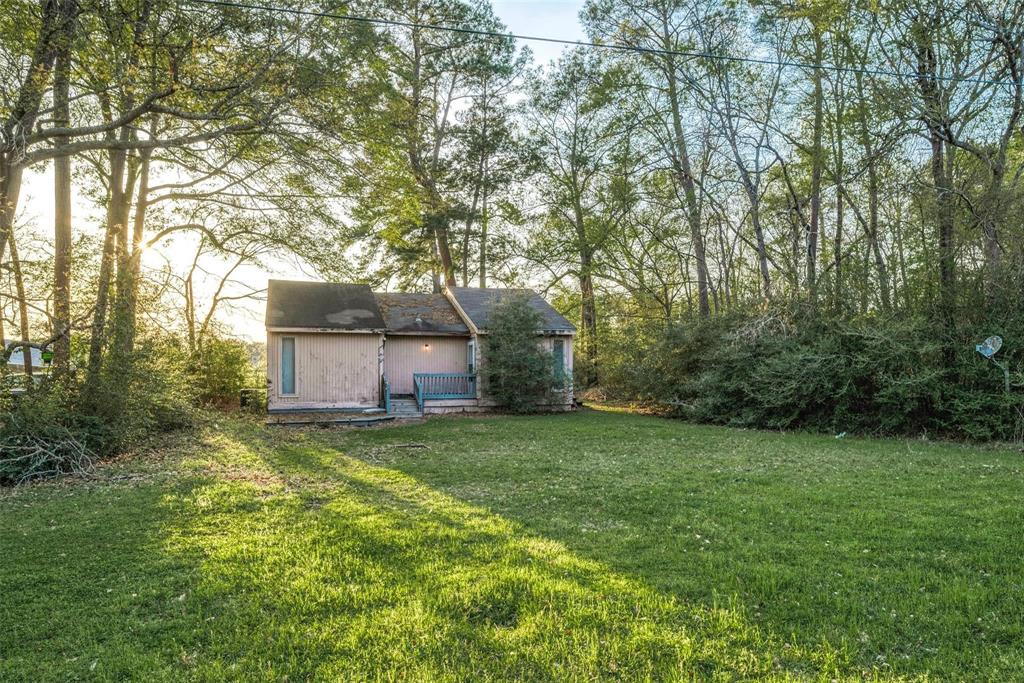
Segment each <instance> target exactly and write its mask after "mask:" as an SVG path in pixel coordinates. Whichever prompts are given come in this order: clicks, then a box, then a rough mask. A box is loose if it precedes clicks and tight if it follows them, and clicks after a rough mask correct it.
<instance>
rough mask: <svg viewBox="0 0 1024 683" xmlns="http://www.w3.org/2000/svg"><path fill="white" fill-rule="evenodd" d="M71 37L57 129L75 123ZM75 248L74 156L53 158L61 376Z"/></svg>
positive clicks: (59, 71) (66, 37)
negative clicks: (72, 177) (72, 193)
mask: <svg viewBox="0 0 1024 683" xmlns="http://www.w3.org/2000/svg"><path fill="white" fill-rule="evenodd" d="M68 4H69V5H73V4H74V3H73V2H71V3H68ZM68 21H69V23H70V19H69V20H68ZM71 38H72V29H71V27H70V25H69V26H67V27H66V28H65V30H64V31H63V35H62V37H61V40H60V48H59V51H58V54H57V58H56V62H55V67H54V75H53V109H54V113H53V125H54V126H55V127H57V128H68V127H70V125H71V113H70V107H69V99H70V92H69V90H70V71H71ZM67 141H68V139H67V137H64V136H57V137H54V140H53V144H54V146H56V147H60V146H62V145H65V144H67ZM71 248H72V235H71V158H70V157H69V156H67V155H64V156H58V157H56V158H55V159H54V160H53V249H54V256H53V332H54V334H55V335H61V336H58V337H57V340H56V341H55V342H54V344H53V369H54V372H55V373H56V374H57V375H58V376H63V375H66V374H67V372H68V371H69V369H70V363H71Z"/></svg>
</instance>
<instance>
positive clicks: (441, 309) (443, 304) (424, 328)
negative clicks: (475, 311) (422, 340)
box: [374, 292, 469, 335]
mask: <svg viewBox="0 0 1024 683" xmlns="http://www.w3.org/2000/svg"><path fill="white" fill-rule="evenodd" d="M374 296H375V297H376V298H377V306H378V307H379V308H380V311H381V314H382V315H383V316H384V323H385V324H386V326H387V330H388V332H398V333H402V332H404V333H416V332H422V333H433V334H459V335H468V334H469V328H468V327H466V324H465V323H464V322H463V321H462V318H460V317H459V314H458V313H457V312H456V311H455V308H454V307H453V306H452V304H451V302H450V301H448V299H447V297H445V295H444V294H409V293H391V292H377V293H375V294H374Z"/></svg>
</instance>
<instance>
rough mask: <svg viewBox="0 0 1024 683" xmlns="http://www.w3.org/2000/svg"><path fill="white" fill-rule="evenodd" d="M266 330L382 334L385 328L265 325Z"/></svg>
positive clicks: (306, 332) (296, 332) (297, 332)
mask: <svg viewBox="0 0 1024 683" xmlns="http://www.w3.org/2000/svg"><path fill="white" fill-rule="evenodd" d="M267 332H285V333H288V332H291V333H294V334H384V333H385V332H387V330H382V329H377V328H367V329H360V330H341V329H338V328H336V327H269V326H268V327H267Z"/></svg>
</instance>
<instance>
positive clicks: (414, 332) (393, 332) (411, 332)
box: [384, 330, 472, 337]
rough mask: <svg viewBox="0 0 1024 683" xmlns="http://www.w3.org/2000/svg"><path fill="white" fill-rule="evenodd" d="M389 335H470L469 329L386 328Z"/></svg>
mask: <svg viewBox="0 0 1024 683" xmlns="http://www.w3.org/2000/svg"><path fill="white" fill-rule="evenodd" d="M384 334H386V335H387V336H389V337H470V336H472V333H471V332H470V331H469V330H465V331H463V332H450V331H431V330H385V331H384Z"/></svg>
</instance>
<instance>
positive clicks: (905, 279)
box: [0, 0, 1024, 437]
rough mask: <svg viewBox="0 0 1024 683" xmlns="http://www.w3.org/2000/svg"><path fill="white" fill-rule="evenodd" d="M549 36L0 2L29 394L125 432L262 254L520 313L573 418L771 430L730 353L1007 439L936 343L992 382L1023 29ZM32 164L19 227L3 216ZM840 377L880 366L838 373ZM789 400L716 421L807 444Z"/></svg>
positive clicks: (709, 13)
mask: <svg viewBox="0 0 1024 683" xmlns="http://www.w3.org/2000/svg"><path fill="white" fill-rule="evenodd" d="M346 17H347V18H346ZM364 19H371V20H372V21H367V20H364ZM581 20H582V22H583V24H584V26H585V28H586V30H587V32H588V34H589V37H590V39H591V40H592V41H593V42H594V43H596V44H601V45H606V46H616V48H615V49H608V48H602V47H598V46H589V47H587V46H579V47H570V48H566V50H565V51H564V52H563V54H562V56H561V58H560V59H558V60H557V61H556V62H554V63H552V64H548V65H543V66H538V65H535V64H534V60H533V59H532V55H531V54H530V52H529V51H528V50H526V49H522V47H521V46H518V45H517V43H516V41H515V40H513V39H512V38H510V37H508V36H505V35H502V34H503V33H504V32H505V27H504V26H503V25H502V23H501V22H500V20H499V19H498V18H497V17H496V16H495V14H494V12H493V10H492V8H491V7H490V5H489V4H488V3H487V2H486V1H479V0H473V1H468V0H466V1H464V0H379V1H369V2H331V1H309V2H299V3H288V4H283V3H282V4H281V5H280V9H279V10H272V9H269V8H267V7H266V6H253V5H248V4H247V3H245V2H238V3H233V2H205V1H204V0H123V1H115V0H38V1H37V0H8V2H7V3H5V12H4V13H3V16H2V17H0V81H2V84H3V87H2V99H0V119H2V123H0V196H3V197H4V210H3V211H0V256H2V260H3V272H2V275H3V282H2V287H3V290H2V291H0V296H2V301H0V305H2V312H3V316H2V322H3V324H4V337H5V338H6V339H20V340H21V341H22V342H24V343H28V342H31V343H34V344H36V345H37V346H39V347H46V348H52V349H53V351H54V356H55V357H54V361H53V371H52V373H51V377H50V378H48V379H47V381H46V382H44V383H42V385H39V386H36V388H35V389H32V391H35V392H38V393H46V394H59V395H60V396H62V397H63V398H61V401H65V402H70V403H69V404H70V405H72V406H73V410H71V411H70V413H73V414H76V415H79V414H81V415H86V416H91V418H97V419H99V420H100V421H104V420H106V421H107V422H109V421H110V420H109V419H107V418H110V417H111V416H121V415H124V414H126V412H131V411H126V406H129V405H148V404H146V403H145V402H144V401H143V402H136V401H133V400H132V398H131V392H128V391H124V390H123V387H124V386H136V385H144V384H145V383H144V382H142V381H141V380H139V376H142V377H145V378H148V379H150V380H152V379H153V378H154V377H160V376H162V375H160V373H154V372H153V371H152V366H153V365H154V364H156V365H159V364H160V363H164V364H167V363H170V365H174V364H175V363H180V364H181V365H182V367H186V368H190V370H189V372H193V373H194V372H200V374H202V373H203V372H205V371H204V370H203V368H204V367H207V365H208V364H204V363H205V361H204V360H203V359H204V358H205V357H208V356H210V355H214V354H206V353H204V349H206V348H207V346H208V345H210V344H214V343H218V341H220V338H221V337H223V336H224V335H225V332H226V331H225V330H223V329H222V326H220V325H219V324H218V320H219V315H220V313H221V312H222V311H223V309H224V308H225V307H227V306H230V305H232V302H235V301H237V300H239V299H244V298H250V297H259V295H260V294H261V289H262V287H261V285H260V284H256V283H251V282H250V281H249V280H248V279H247V278H241V277H240V276H239V275H238V274H239V273H241V272H243V271H244V270H245V269H246V268H247V267H251V266H253V265H257V266H258V265H268V264H270V265H272V264H271V261H268V259H270V260H273V259H279V258H281V257H282V256H284V255H287V256H290V257H293V258H295V259H297V260H299V261H301V262H302V263H304V264H306V266H308V268H309V269H310V270H311V272H315V273H317V274H318V275H320V276H322V277H325V278H332V279H348V280H362V281H367V282H370V283H372V284H374V285H375V286H377V287H389V288H395V289H424V288H430V287H433V288H434V289H437V288H440V287H441V286H442V285H444V284H449V285H451V284H460V285H467V284H468V285H472V284H478V285H480V286H485V285H486V286H501V285H523V284H525V285H531V286H535V287H539V288H541V289H544V290H545V291H547V292H548V293H549V295H550V296H552V297H554V298H556V299H557V301H558V302H559V303H560V305H561V306H562V308H563V309H564V310H566V311H567V312H569V313H571V314H572V315H573V316H574V318H575V319H576V320H577V322H578V324H579V327H580V334H579V336H578V345H579V348H578V350H577V354H576V357H577V359H578V360H577V367H576V369H575V376H576V382H577V384H579V385H580V387H581V389H586V388H591V387H601V388H602V389H603V390H604V391H605V392H607V393H609V394H612V395H616V396H619V397H623V398H641V399H648V400H658V399H662V400H664V399H671V400H674V401H676V402H678V403H681V404H682V405H683V407H684V409H685V410H687V411H689V412H690V413H691V414H692V415H693V416H694V417H698V418H700V419H718V420H722V421H730V420H732V418H733V417H735V415H733V414H732V413H731V412H730V411H731V410H732V411H733V412H736V413H737V414H738V413H739V412H741V409H743V408H744V405H746V407H749V404H752V403H759V402H763V401H764V400H767V401H768V403H771V400H770V399H766V398H765V397H764V396H761V394H759V393H758V390H757V389H756V387H757V386H761V384H758V382H767V384H766V385H765V386H770V385H772V384H777V383H778V379H777V377H776V378H775V379H757V378H755V377H754V376H752V375H751V373H752V372H754V371H755V370H756V369H757V365H758V363H759V361H758V358H761V357H762V355H763V354H764V353H766V351H765V350H764V349H761V348H760V347H759V346H758V345H759V344H766V343H767V344H769V345H771V344H776V342H777V345H776V346H773V347H772V348H776V349H777V350H778V351H779V353H782V354H783V355H784V354H786V353H790V352H791V351H792V350H793V349H799V350H800V351H799V352H795V351H794V352H792V353H793V355H792V357H788V356H786V357H782V356H780V357H778V358H776V360H777V362H778V363H779V371H778V373H779V374H778V376H785V377H788V378H791V379H792V378H797V377H802V376H803V373H804V372H806V370H807V368H813V367H818V366H815V365H814V363H813V362H810V361H809V360H808V357H807V356H806V349H807V348H808V346H807V344H808V343H811V344H812V345H814V344H820V343H823V342H822V340H829V339H833V340H835V342H836V345H837V346H836V347H835V348H819V349H818V351H817V352H816V353H819V352H820V353H819V355H820V354H825V355H831V356H832V357H833V359H839V361H840V362H839V366H838V367H837V368H832V369H830V370H828V372H831V373H833V377H834V379H835V381H836V382H837V383H838V385H836V386H833V385H831V384H830V385H828V386H824V385H822V386H820V387H819V389H820V390H821V391H827V392H831V393H832V394H836V393H839V394H842V395H844V396H846V397H847V398H848V399H849V400H850V403H849V405H848V406H847V407H846V408H844V409H843V410H847V411H849V412H852V413H856V412H857V411H858V410H861V409H863V410H864V411H866V412H865V415H868V416H870V415H875V414H876V413H875V412H873V411H875V410H876V408H870V409H869V408H868V407H865V406H867V403H870V399H871V398H872V397H873V396H875V395H877V394H878V392H879V391H885V390H893V391H896V389H894V387H896V388H899V387H903V388H906V387H909V386H911V385H912V386H913V387H914V389H913V391H914V392H916V393H915V394H914V395H915V396H917V398H915V399H913V400H914V401H916V403H914V405H915V406H916V407H915V408H914V409H913V410H915V411H918V412H919V413H920V414H923V415H927V414H929V412H930V411H931V412H933V413H935V414H938V412H941V413H942V415H941V423H942V425H941V426H936V425H934V424H931V423H928V420H927V419H925V420H924V421H923V422H922V421H921V420H917V421H916V422H915V421H908V422H906V423H905V424H904V423H900V424H898V425H892V426H890V427H881V426H879V428H880V429H883V430H887V431H913V430H926V431H927V430H930V431H942V432H948V433H965V432H964V430H962V429H958V428H957V427H956V424H957V422H958V420H967V419H969V418H967V417H957V415H954V414H953V413H951V412H949V406H951V405H952V404H954V403H957V402H959V404H964V402H965V401H966V403H969V404H970V405H972V406H973V407H972V408H971V410H972V411H975V412H972V413H971V414H972V415H973V414H975V413H977V414H979V415H981V414H986V415H987V414H989V413H992V412H993V411H995V413H996V414H997V417H996V418H995V419H996V420H997V422H996V427H995V428H993V429H991V430H988V431H985V430H982V431H977V430H975V431H970V430H968V431H969V433H971V434H972V435H976V436H1000V437H1004V436H1007V435H1009V433H1010V432H1011V431H1012V430H1013V429H1014V426H1013V425H1014V424H1015V423H1014V419H1016V418H1013V416H1014V415H1016V414H1017V413H1016V412H1014V411H1017V410H1019V406H1018V405H1017V404H1016V403H1014V402H1013V401H1012V400H1010V399H1006V397H1001V396H1000V395H999V391H998V389H999V386H1000V385H999V382H998V378H996V380H995V381H992V382H989V380H990V379H991V373H992V368H990V367H987V366H985V365H984V363H983V362H981V361H979V360H978V359H976V358H975V357H974V356H973V355H972V353H973V352H972V346H971V344H973V343H974V341H980V339H981V338H983V337H984V336H986V335H988V334H991V333H1001V334H1003V335H1004V336H1005V337H1006V338H1007V351H1006V352H1004V356H1005V357H1006V358H1007V360H1008V361H1009V362H1011V363H1012V364H1013V368H1014V371H1015V372H1016V371H1017V370H1019V365H1020V357H1021V356H1020V355H1019V353H1017V352H1016V346H1015V344H1016V345H1019V343H1020V342H1021V341H1024V305H1022V298H1024V297H1022V296H1021V294H1022V283H1024V274H1022V264H1024V239H1022V238H1024V225H1022V217H1024V205H1022V200H1024V194H1022V190H1021V182H1022V179H1024V149H1022V142H1024V2H1021V1H1020V0H997V1H996V2H982V1H980V0H961V1H960V2H950V1H948V0H929V1H928V2H925V1H923V0H896V1H895V2H887V3H871V2H843V1H839V0H835V1H832V0H800V1H798V2H788V3H782V2H774V1H768V2H762V1H758V2H739V3H735V2H720V1H717V0H696V1H693V2H682V1H676V0H671V1H670V0H589V1H588V2H586V3H585V5H584V7H583V10H582V12H581ZM488 32H490V34H491V35H486V34H487V33H488ZM47 167H52V171H53V173H52V176H53V194H52V201H53V216H54V220H53V225H52V226H48V225H39V224H36V223H33V222H32V221H30V220H22V219H21V218H20V217H21V216H23V215H25V213H26V208H27V207H25V206H23V204H24V202H23V201H20V199H21V189H22V188H21V185H22V179H23V177H24V174H25V173H26V171H37V170H43V169H46V168H47ZM73 198H77V200H75V201H73ZM35 201H42V198H37V199H36V200H35ZM85 206H88V207H92V210H90V211H83V210H82V207H85ZM76 212H77V215H76ZM97 223H98V224H97ZM147 253H148V254H149V255H150V257H149V258H147ZM153 254H158V255H161V256H162V257H163V260H162V261H161V260H160V259H159V258H153V257H152V255H153ZM211 258H212V259H214V261H212V262H211V261H210V260H209V259H211ZM211 263H213V264H215V265H213V266H211ZM200 280H201V281H202V285H199V284H198V283H199V281H200ZM712 331H713V335H712V336H703V337H702V336H701V335H708V334H711V332H712ZM680 335H684V336H687V335H689V336H687V339H690V340H691V341H692V340H694V339H701V340H702V343H701V344H693V345H688V343H686V342H685V340H682V339H681V337H680ZM849 338H867V339H886V340H890V342H891V343H889V344H888V345H887V346H886V345H884V344H883V346H885V348H886V349H888V351H884V350H880V349H879V348H875V347H873V346H872V347H871V348H872V349H873V350H870V351H869V350H868V349H867V347H864V348H861V347H858V348H857V350H851V349H850V348H846V347H845V346H844V344H845V342H843V341H842V340H846V339H849ZM896 339H899V340H900V342H899V343H898V344H897V342H896V341H895V340H896ZM868 346H871V345H870V344H869V345H868ZM840 347H842V348H840ZM168 348H174V349H177V351H175V353H174V354H171V355H172V356H173V361H168V360H167V358H168V352H167V349H168ZM728 349H732V350H734V351H736V350H738V349H744V350H746V351H749V350H750V349H760V350H758V351H757V353H755V354H754V355H753V356H750V357H749V358H747V355H746V351H744V353H739V352H737V354H736V358H744V359H746V360H743V361H742V362H740V361H735V362H732V361H729V360H723V359H722V358H720V357H716V356H714V353H723V352H724V350H728ZM844 349H845V350H844ZM11 351H13V347H8V350H7V353H8V354H9V353H10V352H11ZM860 353H874V354H881V356H882V357H883V358H881V359H880V360H878V362H870V360H871V359H866V360H868V361H869V362H867V363H865V364H864V367H865V368H868V369H870V368H875V370H876V371H877V368H878V367H881V366H885V362H884V360H885V358H890V357H893V358H894V357H897V356H898V357H899V358H900V359H901V360H900V361H899V362H895V361H894V363H895V364H894V365H893V366H892V367H891V368H889V369H888V370H886V373H887V374H885V375H884V376H877V377H875V376H872V377H870V378H868V377H866V376H861V375H858V376H856V377H854V376H852V375H848V374H847V373H844V372H842V371H843V370H844V369H849V368H851V367H855V366H858V362H859V361H860V360H865V359H863V358H861V357H860V356H859V355H858V354H860ZM886 353H888V354H889V355H888V356H886ZM801 354H803V355H801ZM811 356H814V354H811ZM918 356H919V357H920V358H917V357H918ZM157 357H159V358H160V359H162V360H160V361H159V362H158V361H157V360H154V359H155V358H157ZM842 359H845V361H843V360H842ZM851 359H852V360H851ZM810 360H813V358H811V359H810ZM852 361H858V362H852ZM751 363H753V365H751ZM790 364H792V366H793V367H790V368H789V370H788V371H787V370H785V368H787V367H789V365H790ZM4 365H6V364H4ZM712 365H714V369H715V371H717V372H723V371H725V370H723V369H727V372H725V375H723V376H716V377H715V379H714V381H712V380H711V378H710V377H708V376H705V375H703V374H702V373H704V372H706V371H709V370H711V369H712V368H711V367H710V366H712ZM207 369H209V368H207ZM26 370H27V371H30V370H31V369H30V368H28V367H26ZM865 371H866V370H865ZM820 372H825V370H822V369H821V368H820V367H819V369H818V371H816V373H818V374H820ZM168 374H169V375H170V376H172V377H173V376H179V375H181V373H178V372H169V373H168ZM190 376H191V375H190ZM815 376H817V374H816V375H815ZM1015 377H1016V375H1015ZM168 381H170V380H168ZM1015 381H1019V380H1017V379H1015ZM921 382H925V385H921ZM200 384H201V382H200ZM990 384H991V386H990ZM755 385H756V386H755ZM30 386H35V385H30ZM844 386H845V387H847V388H846V389H843V387H844ZM953 386H961V387H969V388H970V391H971V392H973V393H971V394H970V396H969V398H966V399H965V398H964V396H954V395H951V394H950V393H949V388H948V387H953ZM104 387H106V389H104ZM727 387H731V389H729V391H732V392H733V393H730V394H728V396H726V395H725V393H723V394H722V395H721V396H720V397H719V398H721V401H719V402H718V403H715V402H714V401H711V403H714V404H715V406H716V407H715V408H714V409H705V408H701V407H700V406H701V405H703V404H701V401H704V400H705V399H707V398H708V397H709V396H710V395H711V394H714V392H715V391H716V390H721V391H722V392H726V388H727ZM837 387H838V388H837ZM850 387H854V388H853V389H851V388H850ZM993 387H994V389H993ZM161 391H162V390H161ZM709 392H711V394H709ZM844 392H845V393H844ZM157 393H160V391H157ZM767 393H769V394H770V393H771V392H767ZM797 393H798V394H799V395H796V394H795V395H794V397H792V398H791V399H790V400H789V401H788V402H785V401H782V402H780V405H778V406H775V407H772V406H771V405H767V404H764V405H762V406H761V408H760V409H759V411H755V412H756V413H757V414H758V415H760V417H751V418H749V419H740V420H738V421H739V423H742V424H756V425H764V424H772V425H775V424H779V425H782V426H799V425H810V426H816V427H822V428H831V427H832V426H834V425H833V424H832V422H833V421H834V420H835V415H836V412H837V410H839V407H838V405H833V406H832V407H831V409H830V410H826V411H825V413H822V414H823V415H828V416H831V417H828V418H827V419H826V418H820V417H819V418H815V419H806V418H805V417H801V415H805V412H804V411H805V410H806V409H807V407H808V406H807V405H805V404H806V403H807V402H808V401H812V400H813V398H812V397H808V396H805V395H804V394H803V393H800V392H797ZM897 393H899V392H898V391H897ZM766 395H767V394H766ZM990 395H992V396H994V398H991V399H990V398H989V396H990ZM851 397H852V398H851ZM818 398H819V399H820V398H821V397H820V396H819V397H818ZM992 401H995V402H996V403H995V404H993V403H992ZM157 403H158V404H160V405H164V404H162V403H160V401H157ZM705 403H706V401H705ZM737 403H738V404H739V405H735V407H734V408H733V409H730V408H729V406H730V405H734V404H737ZM759 404H760V403H759ZM898 404H899V401H896V402H895V403H894V404H893V405H898ZM993 406H994V407H993ZM897 409H898V408H897ZM878 410H881V409H880V408H879V409H878ZM146 411H148V412H147V415H150V417H152V416H153V415H156V414H158V413H159V412H160V409H159V408H153V409H149V408H147V409H146ZM780 411H781V412H783V413H786V414H787V415H790V417H789V418H787V419H785V420H781V421H776V420H774V418H773V417H771V416H777V415H778V413H779V412H780ZM935 411H938V412H935ZM943 411H944V412H943ZM793 415H795V417H793ZM765 416H768V417H765ZM153 419H156V418H153ZM971 419H973V418H971ZM157 421H159V420H157ZM875 422H877V420H875V419H874V418H870V417H869V418H868V419H867V421H866V422H865V424H864V425H863V427H864V428H865V429H870V428H872V424H874V423H875ZM1000 425H1001V426H1000ZM876 426H878V425H876ZM986 429H988V428H986ZM983 432H984V433H983Z"/></svg>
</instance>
